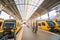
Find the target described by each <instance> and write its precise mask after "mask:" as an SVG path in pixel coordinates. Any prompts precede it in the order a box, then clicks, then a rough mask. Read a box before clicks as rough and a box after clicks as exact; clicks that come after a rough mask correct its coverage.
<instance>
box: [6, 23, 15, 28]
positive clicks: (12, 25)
mask: <svg viewBox="0 0 60 40" xmlns="http://www.w3.org/2000/svg"><path fill="white" fill-rule="evenodd" d="M5 26H6V27H14V22H12V23H11V22H6V23H5Z"/></svg>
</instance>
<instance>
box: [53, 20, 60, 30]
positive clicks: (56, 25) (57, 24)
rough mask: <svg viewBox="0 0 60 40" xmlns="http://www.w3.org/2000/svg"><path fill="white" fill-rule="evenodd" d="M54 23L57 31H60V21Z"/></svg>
mask: <svg viewBox="0 0 60 40" xmlns="http://www.w3.org/2000/svg"><path fill="white" fill-rule="evenodd" d="M53 23H54V25H55V30H58V31H60V21H58V20H53Z"/></svg>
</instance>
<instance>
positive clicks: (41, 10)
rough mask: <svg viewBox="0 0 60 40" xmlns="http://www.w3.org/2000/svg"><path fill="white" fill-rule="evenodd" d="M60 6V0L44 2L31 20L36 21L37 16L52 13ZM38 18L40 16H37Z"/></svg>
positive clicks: (46, 0) (45, 0)
mask: <svg viewBox="0 0 60 40" xmlns="http://www.w3.org/2000/svg"><path fill="white" fill-rule="evenodd" d="M57 4H60V0H44V2H43V3H42V4H41V5H40V6H39V7H38V9H37V10H36V11H35V13H34V14H33V15H32V16H31V17H30V19H35V17H34V16H36V15H35V14H36V13H37V14H39V15H40V16H41V15H43V14H45V13H46V12H48V11H50V9H51V8H53V7H54V6H56V5H57ZM36 17H38V16H36Z"/></svg>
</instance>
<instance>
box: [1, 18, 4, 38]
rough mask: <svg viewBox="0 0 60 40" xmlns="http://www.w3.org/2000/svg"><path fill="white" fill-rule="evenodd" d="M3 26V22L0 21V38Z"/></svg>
mask: <svg viewBox="0 0 60 40" xmlns="http://www.w3.org/2000/svg"><path fill="white" fill-rule="evenodd" d="M3 25H4V20H3V19H0V38H1V37H2V36H3V32H4V30H3Z"/></svg>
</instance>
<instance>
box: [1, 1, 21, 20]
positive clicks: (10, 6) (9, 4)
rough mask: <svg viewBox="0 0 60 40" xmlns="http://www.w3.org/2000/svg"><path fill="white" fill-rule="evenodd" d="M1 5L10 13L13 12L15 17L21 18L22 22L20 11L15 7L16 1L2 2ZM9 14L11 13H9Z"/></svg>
mask: <svg viewBox="0 0 60 40" xmlns="http://www.w3.org/2000/svg"><path fill="white" fill-rule="evenodd" d="M0 3H1V4H2V5H3V6H4V7H5V8H7V9H8V10H9V11H11V12H12V14H13V15H15V16H16V17H17V18H19V19H20V20H22V18H21V16H20V14H19V11H18V9H17V7H16V5H15V2H14V0H0ZM8 14H9V12H8Z"/></svg>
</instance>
